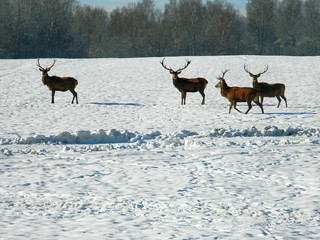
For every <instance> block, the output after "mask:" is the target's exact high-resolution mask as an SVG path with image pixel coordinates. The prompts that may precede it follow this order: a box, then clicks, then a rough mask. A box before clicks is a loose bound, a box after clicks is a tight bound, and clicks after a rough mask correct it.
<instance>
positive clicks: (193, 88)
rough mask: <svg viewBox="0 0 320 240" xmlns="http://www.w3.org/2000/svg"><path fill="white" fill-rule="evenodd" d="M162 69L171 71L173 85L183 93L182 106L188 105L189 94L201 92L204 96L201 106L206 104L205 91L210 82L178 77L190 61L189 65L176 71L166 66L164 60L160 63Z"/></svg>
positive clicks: (201, 79)
mask: <svg viewBox="0 0 320 240" xmlns="http://www.w3.org/2000/svg"><path fill="white" fill-rule="evenodd" d="M160 63H161V65H162V67H164V68H165V69H166V70H169V72H170V74H171V75H172V81H173V85H174V86H175V87H176V88H177V89H178V90H179V91H180V92H181V104H182V105H185V104H186V98H187V92H199V93H200V94H201V95H202V102H201V104H205V97H206V96H205V94H204V89H205V88H206V86H207V84H208V81H207V80H206V79H204V78H200V77H198V78H180V77H179V76H178V75H179V74H180V73H181V72H182V70H184V69H186V68H187V67H188V66H189V64H190V63H191V61H190V60H187V63H186V64H185V66H184V67H182V68H179V69H178V70H176V71H174V70H172V68H170V67H167V66H166V65H165V64H164V59H163V60H162V61H161V62H160Z"/></svg>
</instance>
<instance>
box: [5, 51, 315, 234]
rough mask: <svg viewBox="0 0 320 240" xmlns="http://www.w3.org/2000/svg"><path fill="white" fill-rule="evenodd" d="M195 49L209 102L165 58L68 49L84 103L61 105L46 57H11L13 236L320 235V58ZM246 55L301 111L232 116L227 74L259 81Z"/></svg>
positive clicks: (243, 82)
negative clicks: (202, 53)
mask: <svg viewBox="0 0 320 240" xmlns="http://www.w3.org/2000/svg"><path fill="white" fill-rule="evenodd" d="M185 59H186V57H176V58H166V59H165V62H166V64H167V65H168V66H171V67H172V68H174V69H175V68H179V67H182V66H183V65H184V64H185ZM188 59H190V60H191V64H190V66H189V67H188V68H187V69H186V70H184V71H183V72H182V74H181V76H183V77H205V78H206V79H207V80H208V81H209V84H208V86H207V88H206V105H201V104H200V103H201V99H202V98H201V95H200V94H199V93H189V94H188V96H187V104H186V105H184V106H182V105H180V93H179V92H178V90H177V89H175V88H174V86H173V84H172V81H171V76H170V74H169V72H168V71H167V70H165V69H163V68H162V66H161V65H160V63H159V62H160V60H162V59H161V58H141V59H57V63H56V65H55V66H54V67H53V68H52V70H51V71H50V72H49V74H50V75H58V76H72V77H75V78H77V79H78V81H79V85H78V87H77V88H76V90H77V92H78V96H79V104H78V105H76V104H74V105H72V104H70V102H71V100H72V94H71V93H70V92H65V93H62V92H57V93H56V97H55V104H51V103H50V101H51V93H50V91H49V90H48V89H47V87H46V86H44V85H43V84H42V82H41V72H40V71H39V70H38V68H37V67H36V59H32V60H0V84H1V85H0V108H1V111H0V126H1V128H0V179H1V181H0V239H320V177H319V176H320V163H319V161H320V127H319V124H320V106H319V100H320V97H319V93H320V78H319V76H320V67H319V62H320V57H271V56H264V57H262V56H227V57H189V58H188ZM51 63H52V59H42V60H41V64H42V65H47V66H48V65H50V64H51ZM245 63H246V64H247V65H248V68H249V69H250V70H251V71H252V72H253V73H256V72H259V71H262V70H263V69H264V68H265V66H266V65H268V66H269V71H268V72H267V73H265V74H264V75H262V77H261V78H260V80H261V81H266V82H271V83H276V82H281V83H284V84H286V97H287V99H288V108H285V105H284V102H282V103H281V106H280V108H277V107H276V106H277V100H276V99H275V98H265V101H264V108H265V114H261V111H260V109H259V107H258V106H256V105H254V106H253V108H252V110H251V111H250V112H249V114H247V115H245V114H241V113H238V112H237V111H235V110H232V112H231V114H228V107H229V103H228V101H227V100H226V99H225V98H223V97H222V96H221V95H220V90H219V89H216V88H215V87H214V86H215V84H216V83H217V79H216V77H217V76H218V75H221V73H222V71H223V70H225V69H230V72H228V73H227V74H226V76H225V78H226V81H227V82H228V84H229V85H230V86H250V87H251V84H252V83H251V78H250V76H249V75H248V74H247V73H245V71H244V70H243V65H244V64H245ZM239 108H240V109H241V110H246V109H247V106H246V104H244V103H242V104H239Z"/></svg>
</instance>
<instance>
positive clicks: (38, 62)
mask: <svg viewBox="0 0 320 240" xmlns="http://www.w3.org/2000/svg"><path fill="white" fill-rule="evenodd" d="M55 63H56V60H53V64H52V65H51V66H50V67H47V70H49V71H50V69H51V68H52V67H53V66H54V64H55ZM36 65H37V66H38V67H39V68H41V70H45V68H43V67H42V66H41V65H40V59H38V61H37V63H36Z"/></svg>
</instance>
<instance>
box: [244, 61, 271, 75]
mask: <svg viewBox="0 0 320 240" xmlns="http://www.w3.org/2000/svg"><path fill="white" fill-rule="evenodd" d="M243 68H244V70H245V71H246V72H247V73H249V74H250V75H254V74H253V73H252V72H250V71H249V70H248V69H247V64H244V66H243ZM268 69H269V66H268V65H267V66H266V68H265V69H264V70H263V71H262V72H260V73H258V74H256V75H258V76H260V75H261V74H264V73H266V72H267V71H268Z"/></svg>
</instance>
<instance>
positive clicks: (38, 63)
mask: <svg viewBox="0 0 320 240" xmlns="http://www.w3.org/2000/svg"><path fill="white" fill-rule="evenodd" d="M39 61H40V59H38V61H37V63H36V65H37V66H38V67H39V68H40V69H41V70H44V68H43V67H41V65H40V62H39Z"/></svg>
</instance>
